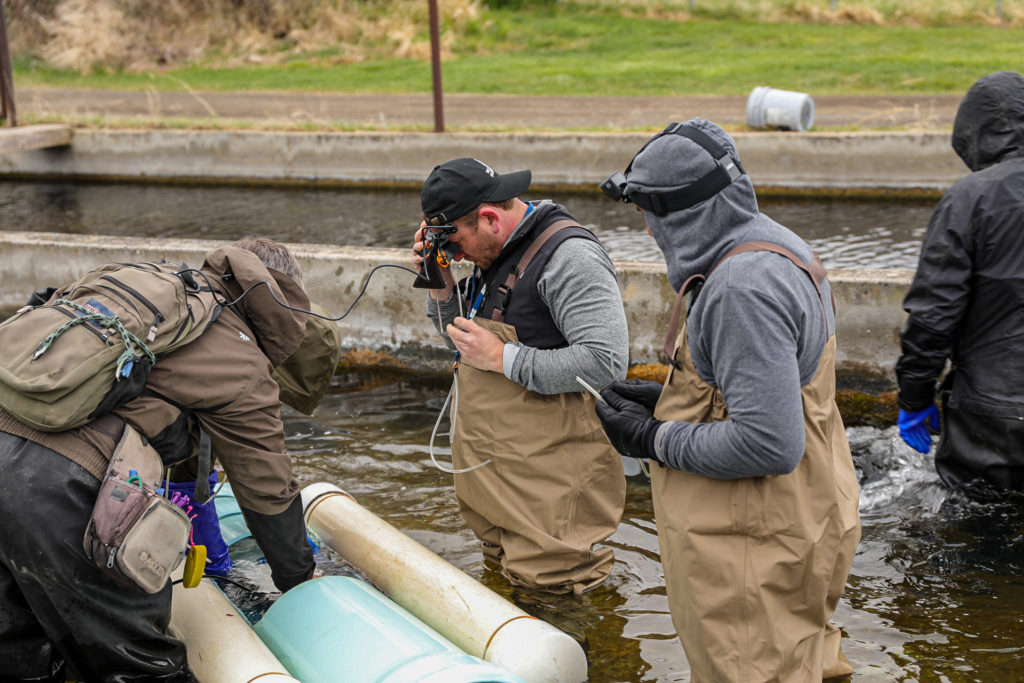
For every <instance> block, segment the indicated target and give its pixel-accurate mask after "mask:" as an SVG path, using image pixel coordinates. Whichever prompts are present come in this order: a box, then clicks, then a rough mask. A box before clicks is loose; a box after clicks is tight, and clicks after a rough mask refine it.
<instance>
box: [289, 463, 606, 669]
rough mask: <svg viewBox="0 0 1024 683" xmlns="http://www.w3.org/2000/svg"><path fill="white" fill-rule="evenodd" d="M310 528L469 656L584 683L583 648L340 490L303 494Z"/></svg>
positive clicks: (326, 487) (315, 487)
mask: <svg viewBox="0 0 1024 683" xmlns="http://www.w3.org/2000/svg"><path fill="white" fill-rule="evenodd" d="M302 505H303V509H304V510H305V516H306V526H307V527H309V529H310V530H312V531H313V532H314V533H315V534H316V535H317V536H319V537H320V539H321V540H322V541H323V542H324V543H325V544H327V545H328V546H329V547H331V548H333V549H334V550H335V551H337V552H338V553H340V554H341V556H342V557H344V558H345V560H346V561H348V562H350V563H351V564H352V565H354V566H355V567H357V568H358V569H359V570H360V571H362V572H363V573H364V574H365V575H366V576H367V578H369V579H370V580H371V581H372V582H373V583H374V585H376V586H377V587H378V588H379V589H380V590H382V591H383V592H384V593H386V594H387V595H388V597H390V598H391V599H392V600H394V601H395V602H396V603H398V604H399V605H401V606H402V607H404V608H405V609H407V610H408V611H409V612H411V613H412V614H413V615H415V616H416V617H418V618H419V619H420V620H421V621H423V622H424V623H426V624H427V625H428V626H430V627H431V628H433V629H434V630H435V631H437V632H438V633H440V634H441V635H442V636H444V637H445V638H447V639H448V640H450V641H451V642H453V643H454V644H455V645H457V646H458V647H460V648H461V649H462V650H464V651H465V652H468V653H469V654H471V655H474V656H476V657H479V658H481V659H484V660H486V661H488V662H490V663H492V664H495V665H497V666H500V667H502V668H503V669H506V670H507V671H511V672H512V673H514V674H516V675H518V676H520V677H521V678H523V679H524V680H526V681H527V682H528V683H581V682H582V681H585V680H586V679H587V657H586V655H585V654H584V653H583V649H582V648H581V647H580V645H579V643H577V642H576V641H575V640H573V639H572V637H570V636H569V635H568V634H566V633H564V632H562V631H560V630H558V629H557V628H555V627H554V626H552V625H551V624H548V623H547V622H545V621H541V620H540V619H537V618H536V617H532V616H530V615H529V614H527V613H526V612H524V611H523V610H521V609H519V608H518V607H516V606H515V605H513V604H512V603H510V602H509V601H508V600H506V599H504V598H502V597H501V596H499V595H498V594H496V593H494V592H493V591H491V590H490V589H489V588H487V587H486V586H484V585H482V584H481V583H479V582H478V581H476V580H475V579H473V578H472V577H470V576H469V575H467V574H465V573H464V572H462V571H460V570H459V569H457V568H456V567H454V566H452V565H451V564H449V563H448V562H446V561H445V560H443V559H441V558H440V557H439V556H438V555H436V554H434V553H433V552H431V551H430V550H428V549H427V548H425V547H423V546H422V545H420V544H419V543H417V542H416V541H414V540H412V539H411V538H409V537H408V536H406V535H405V534H403V533H402V532H401V531H399V530H398V529H396V528H395V527H393V526H391V525H390V524H388V523H387V522H385V521H384V520H382V519H381V518H379V517H377V516H376V515H374V514H373V513H372V512H370V511H369V510H367V509H366V508H364V507H362V506H361V505H359V503H357V502H356V501H355V499H353V498H352V497H351V496H349V495H348V494H347V493H345V492H344V491H342V490H341V489H339V488H338V487H337V486H335V485H333V484H328V483H318V484H312V485H310V486H307V487H306V488H305V489H303V490H302Z"/></svg>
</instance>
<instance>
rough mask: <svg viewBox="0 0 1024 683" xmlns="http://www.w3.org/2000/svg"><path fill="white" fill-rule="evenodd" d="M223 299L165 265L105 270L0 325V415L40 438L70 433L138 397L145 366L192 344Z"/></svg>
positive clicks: (182, 269)
mask: <svg viewBox="0 0 1024 683" xmlns="http://www.w3.org/2000/svg"><path fill="white" fill-rule="evenodd" d="M218 300H220V301H222V300H223V297H222V296H219V294H218V292H217V291H216V290H214V289H213V288H212V287H211V286H210V284H209V283H208V282H207V281H206V279H205V278H203V277H202V276H201V275H199V276H197V271H194V270H192V269H190V268H188V266H186V265H181V266H178V265H175V264H173V263H166V262H163V263H108V264H106V265H102V266H98V267H96V268H93V269H92V270H90V271H89V272H87V273H86V274H85V275H84V276H82V277H81V278H79V279H78V280H76V281H75V282H73V283H71V284H69V285H67V286H65V287H61V288H58V289H56V290H55V291H54V293H53V294H52V295H51V296H50V297H49V299H48V300H47V301H46V303H45V304H42V305H40V306H26V307H25V308H23V309H21V310H20V311H18V312H17V313H16V314H14V315H13V316H11V317H10V318H8V319H7V320H6V321H4V322H3V323H0V348H2V349H4V353H3V354H2V357H0V406H2V407H3V408H4V409H5V410H7V412H9V413H11V414H12V415H13V416H14V417H16V418H18V419H19V420H20V421H22V422H24V423H25V424H27V425H30V426H32V427H35V428H36V429H38V430H41V431H44V432H57V431H63V430H66V429H72V428H74V427H79V426H81V425H83V424H85V423H87V422H89V421H90V420H92V419H94V418H96V417H99V416H101V415H104V414H106V413H108V412H110V411H112V410H114V409H116V408H118V407H120V406H121V405H123V404H125V403H127V402H128V401H130V400H131V399H133V398H135V397H136V396H139V395H140V394H141V393H142V392H143V390H144V389H145V388H146V382H147V381H148V379H149V373H150V370H151V369H152V367H153V364H154V363H156V362H157V361H158V360H159V359H160V358H162V357H164V356H166V355H167V354H169V353H170V352H172V351H174V350H175V349H177V348H180V347H182V346H184V345H186V344H188V343H190V342H192V341H194V340H195V339H196V338H198V337H199V335H201V334H202V333H203V332H204V331H206V329H207V328H208V327H209V326H210V325H211V324H212V323H213V321H214V320H216V319H217V317H218V316H219V315H220V311H221V308H222V306H221V304H220V303H219V301H218Z"/></svg>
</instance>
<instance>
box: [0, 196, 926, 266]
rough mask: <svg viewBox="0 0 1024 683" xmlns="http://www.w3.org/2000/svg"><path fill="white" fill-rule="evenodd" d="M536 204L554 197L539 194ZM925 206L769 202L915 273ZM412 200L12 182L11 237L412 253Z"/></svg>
mask: <svg viewBox="0 0 1024 683" xmlns="http://www.w3.org/2000/svg"><path fill="white" fill-rule="evenodd" d="M526 198H527V199H539V198H543V196H541V195H532V194H527V195H526ZM550 198H552V199H554V200H555V201H558V202H560V203H563V204H565V205H566V206H567V207H569V209H570V210H571V211H572V212H573V214H574V215H575V216H576V218H577V219H579V220H580V222H582V223H583V224H584V225H585V226H587V227H588V228H590V229H592V230H593V231H594V232H595V233H596V234H597V236H598V237H599V238H600V239H601V240H602V242H604V244H605V246H607V248H608V250H609V252H610V253H611V255H612V257H613V258H615V259H619V260H653V261H660V260H661V258H662V257H661V252H660V251H659V250H658V247H657V245H656V244H655V243H654V240H653V239H652V238H651V237H650V235H648V234H647V230H646V226H645V224H644V220H643V215H642V214H640V213H638V212H637V211H636V210H635V209H634V207H633V206H632V205H627V204H622V203H618V202H613V201H611V200H609V199H607V198H605V197H603V196H599V195H596V194H593V195H591V194H572V195H565V196H554V197H550ZM934 205H935V202H934V201H930V200H927V201H921V200H901V201H894V200H879V201H848V200H847V201H840V200H829V199H825V200H813V201H812V200H763V201H761V210H762V211H764V212H765V213H766V214H768V215H769V216H771V217H772V218H774V219H775V220H777V221H779V222H780V223H782V224H783V225H785V226H787V227H789V228H790V229H792V230H794V231H795V232H797V233H798V234H799V235H801V236H802V237H803V238H804V239H806V240H807V241H808V242H810V243H811V245H812V246H814V248H815V249H816V250H817V251H818V253H819V254H820V255H821V257H822V260H823V262H824V263H825V265H826V266H827V267H830V268H837V267H842V268H915V267H916V266H917V254H918V251H919V249H920V246H921V238H922V236H923V234H924V229H925V227H926V226H927V224H928V218H929V216H930V215H931V211H932V209H933V208H934ZM419 213H420V211H419V193H418V192H415V191H410V190H380V191H367V190H359V191H356V190H336V189H318V190H314V189H280V188H253V187H205V186H204V187H180V186H166V185H130V184H116V185H112V184H92V183H81V184H73V183H18V182H0V229H3V230H27V231H35V232H40V231H42V232H70V233H83V234H89V233H92V234H104V235H133V236H141V237H189V238H205V239H236V238H238V237H242V236H243V235H246V234H259V235H260V236H263V237H270V238H273V239H277V240H281V241H286V242H303V243H307V244H339V245H348V246H369V245H374V246H382V247H408V246H409V243H410V235H411V234H412V233H413V231H414V230H415V227H416V225H418V223H419V220H418V216H419Z"/></svg>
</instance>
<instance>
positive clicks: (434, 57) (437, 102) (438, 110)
mask: <svg viewBox="0 0 1024 683" xmlns="http://www.w3.org/2000/svg"><path fill="white" fill-rule="evenodd" d="M428 4H429V5H430V65H431V71H432V72H433V79H434V132H435V133H443V132H444V100H443V97H442V92H441V36H440V31H439V30H438V17H437V0H428Z"/></svg>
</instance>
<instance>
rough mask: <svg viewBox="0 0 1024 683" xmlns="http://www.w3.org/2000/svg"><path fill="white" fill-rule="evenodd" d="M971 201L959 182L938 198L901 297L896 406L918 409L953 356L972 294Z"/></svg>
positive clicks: (929, 400)
mask: <svg viewBox="0 0 1024 683" xmlns="http://www.w3.org/2000/svg"><path fill="white" fill-rule="evenodd" d="M972 214H973V200H972V197H971V196H970V194H969V193H966V192H965V191H964V188H963V187H962V186H954V187H953V188H952V189H950V191H949V192H948V193H947V194H946V196H945V197H943V198H942V201H940V202H939V205H938V207H937V208H936V209H935V213H934V214H933V215H932V218H931V221H930V222H929V224H928V231H927V233H926V234H925V238H924V244H923V246H922V247H921V257H920V260H919V262H918V267H917V272H916V273H915V274H914V279H913V282H911V285H910V289H909V290H908V291H907V296H906V298H905V299H904V300H903V308H904V310H905V311H906V312H907V314H908V318H907V322H906V325H905V327H904V328H903V331H902V333H901V334H900V350H901V355H900V359H899V361H898V362H897V364H896V376H897V379H898V381H899V389H900V397H899V401H900V407H901V408H903V409H905V410H912V411H916V410H922V409H924V408H926V407H928V406H929V405H930V404H931V403H932V402H933V400H934V398H935V385H936V382H937V380H938V378H939V375H940V374H941V373H942V370H943V368H944V366H945V363H946V359H947V358H950V357H952V355H953V350H954V348H953V347H954V343H955V340H956V336H957V330H958V329H959V327H960V323H961V321H962V319H963V316H964V312H965V310H966V308H967V304H968V301H969V300H970V295H971V279H972V275H973V269H974V265H973V261H974V244H973V233H972Z"/></svg>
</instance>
